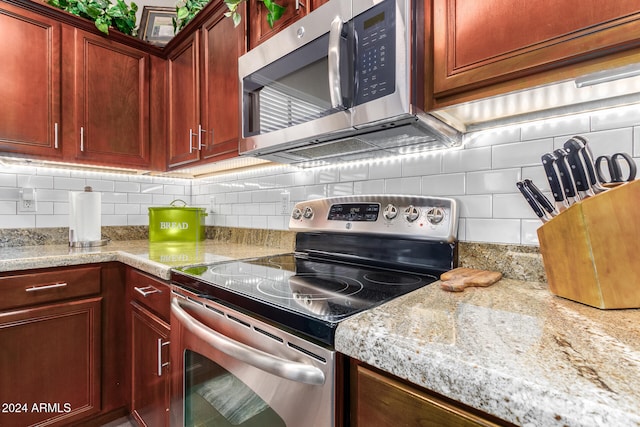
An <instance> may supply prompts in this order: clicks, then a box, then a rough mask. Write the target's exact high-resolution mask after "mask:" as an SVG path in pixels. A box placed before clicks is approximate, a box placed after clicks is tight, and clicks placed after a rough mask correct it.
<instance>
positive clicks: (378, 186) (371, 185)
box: [353, 179, 384, 194]
mask: <svg viewBox="0 0 640 427" xmlns="http://www.w3.org/2000/svg"><path fill="white" fill-rule="evenodd" d="M353 194H384V179H376V180H371V181H358V182H354V183H353Z"/></svg>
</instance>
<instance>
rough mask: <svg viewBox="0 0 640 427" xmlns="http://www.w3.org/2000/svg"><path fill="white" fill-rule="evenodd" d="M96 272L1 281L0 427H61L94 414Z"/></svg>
mask: <svg viewBox="0 0 640 427" xmlns="http://www.w3.org/2000/svg"><path fill="white" fill-rule="evenodd" d="M100 290H101V280H100V268H99V267H82V268H61V269H56V270H51V271H38V272H32V273H27V272H23V273H20V274H14V275H3V276H2V277H0V295H1V297H0V301H2V302H1V303H0V348H2V351H1V352H0V372H2V375H0V402H1V403H2V405H3V407H2V410H0V425H33V424H37V423H38V424H39V425H40V423H47V425H63V424H67V423H72V422H74V421H79V420H82V419H86V418H88V417H91V416H93V415H96V414H98V413H99V412H100V411H101V365H100V364H101V360H102V359H101V348H102V341H101V302H102V297H101V295H100Z"/></svg>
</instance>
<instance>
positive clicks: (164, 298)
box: [127, 268, 171, 322]
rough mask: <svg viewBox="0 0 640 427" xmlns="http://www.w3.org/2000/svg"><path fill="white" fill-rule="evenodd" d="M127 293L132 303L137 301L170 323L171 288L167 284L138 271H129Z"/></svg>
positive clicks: (130, 269)
mask: <svg viewBox="0 0 640 427" xmlns="http://www.w3.org/2000/svg"><path fill="white" fill-rule="evenodd" d="M127 292H128V294H129V299H130V300H131V301H137V302H138V303H140V304H141V305H142V306H144V307H146V308H148V309H149V310H151V311H152V312H154V313H155V314H157V315H158V316H159V317H161V318H162V320H164V321H166V322H168V321H169V309H170V307H169V304H170V301H171V288H170V287H169V285H167V284H166V283H164V282H162V281H160V280H158V279H155V278H153V277H151V276H147V275H146V274H144V273H141V272H139V271H137V270H134V269H132V268H129V269H128V270H127Z"/></svg>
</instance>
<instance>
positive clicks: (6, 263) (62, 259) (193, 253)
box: [0, 240, 288, 280]
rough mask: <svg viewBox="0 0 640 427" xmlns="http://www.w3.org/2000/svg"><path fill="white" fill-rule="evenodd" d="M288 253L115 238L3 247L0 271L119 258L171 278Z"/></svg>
mask: <svg viewBox="0 0 640 427" xmlns="http://www.w3.org/2000/svg"><path fill="white" fill-rule="evenodd" d="M284 252H288V251H287V250H285V249H282V248H273V247H264V246H254V245H244V244H240V243H229V242H217V241H213V240H204V241H203V242H199V243H149V241H147V240H134V241H114V242H109V243H108V244H107V245H105V246H96V247H91V248H70V247H69V246H68V245H40V246H19V247H7V248H0V272H2V271H17V270H29V269H34V268H47V267H61V266H66V265H79V264H90V263H96V262H109V261H118V262H122V263H123V264H126V265H129V266H131V267H134V268H137V269H139V270H141V271H145V272H147V273H149V274H152V275H154V276H156V277H158V278H160V279H165V280H168V279H169V278H170V274H171V268H172V267H179V266H184V265H191V264H199V263H208V262H215V261H224V260H229V259H241V258H252V257H260V256H267V255H275V254H280V253H284Z"/></svg>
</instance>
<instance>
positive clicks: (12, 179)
mask: <svg viewBox="0 0 640 427" xmlns="http://www.w3.org/2000/svg"><path fill="white" fill-rule="evenodd" d="M17 178H18V175H15V174H12V173H0V187H17V186H18V179H17ZM52 183H53V180H52Z"/></svg>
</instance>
